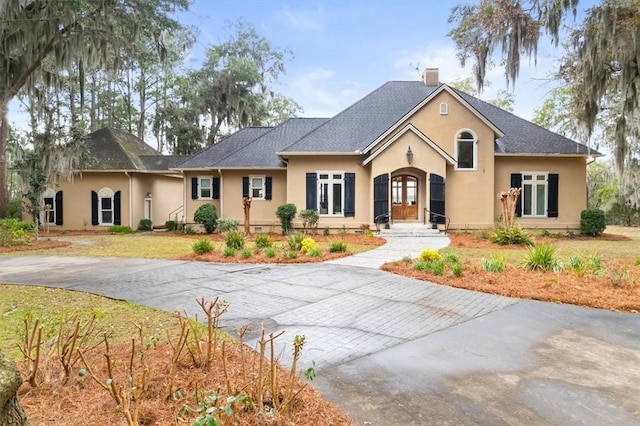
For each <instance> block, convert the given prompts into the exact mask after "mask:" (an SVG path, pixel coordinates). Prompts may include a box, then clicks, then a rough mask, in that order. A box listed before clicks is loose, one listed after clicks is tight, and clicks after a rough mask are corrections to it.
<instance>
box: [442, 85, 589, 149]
mask: <svg viewBox="0 0 640 426" xmlns="http://www.w3.org/2000/svg"><path fill="white" fill-rule="evenodd" d="M453 90H454V91H455V92H456V93H457V94H458V95H460V96H461V97H462V98H463V99H464V100H465V101H467V102H468V103H469V104H470V105H471V106H472V107H473V108H475V109H476V110H477V111H478V112H479V113H480V114H482V115H483V116H484V117H485V118H487V120H489V121H491V122H492V123H493V124H494V125H495V126H496V127H498V128H499V129H500V130H502V132H503V133H504V136H503V137H501V138H499V139H498V140H496V144H495V152H496V154H543V155H549V154H561V155H571V154H579V155H587V154H591V155H600V153H599V152H597V151H595V150H593V149H590V148H588V147H587V146H585V145H583V144H580V143H577V142H575V141H572V140H571V139H568V138H566V137H564V136H561V135H559V134H557V133H554V132H552V131H550V130H547V129H545V128H543V127H540V126H538V125H536V124H533V123H531V122H530V121H527V120H525V119H523V118H520V117H518V116H516V115H513V114H512V113H510V112H508V111H505V110H503V109H500V108H498V107H496V106H494V105H491V104H489V103H487V102H484V101H482V100H480V99H478V98H476V97H474V96H471V95H469V94H467V93H465V92H462V91H459V90H456V89H453Z"/></svg>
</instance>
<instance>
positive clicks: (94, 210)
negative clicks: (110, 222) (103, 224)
mask: <svg viewBox="0 0 640 426" xmlns="http://www.w3.org/2000/svg"><path fill="white" fill-rule="evenodd" d="M91 224H92V225H99V224H100V222H99V221H98V193H97V192H96V191H91Z"/></svg>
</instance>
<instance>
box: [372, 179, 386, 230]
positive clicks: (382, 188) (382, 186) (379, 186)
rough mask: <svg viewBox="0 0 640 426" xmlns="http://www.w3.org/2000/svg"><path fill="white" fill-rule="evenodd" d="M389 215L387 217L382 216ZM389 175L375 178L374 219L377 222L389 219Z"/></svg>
mask: <svg viewBox="0 0 640 426" xmlns="http://www.w3.org/2000/svg"><path fill="white" fill-rule="evenodd" d="M383 215H387V217H386V218H382V216H383ZM388 216H389V175H387V174H384V175H378V176H376V177H375V178H373V219H374V221H376V223H380V222H388V221H389V217H388Z"/></svg>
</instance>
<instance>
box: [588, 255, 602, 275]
mask: <svg viewBox="0 0 640 426" xmlns="http://www.w3.org/2000/svg"><path fill="white" fill-rule="evenodd" d="M587 266H588V267H589V269H590V270H591V271H593V272H596V273H599V272H601V271H602V261H601V260H600V256H599V255H598V254H593V255H591V256H590V257H589V260H588V261H587Z"/></svg>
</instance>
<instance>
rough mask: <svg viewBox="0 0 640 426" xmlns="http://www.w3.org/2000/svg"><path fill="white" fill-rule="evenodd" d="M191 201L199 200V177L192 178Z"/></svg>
mask: <svg viewBox="0 0 640 426" xmlns="http://www.w3.org/2000/svg"><path fill="white" fill-rule="evenodd" d="M191 199H192V200H197V199H198V178H197V177H193V178H191Z"/></svg>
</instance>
